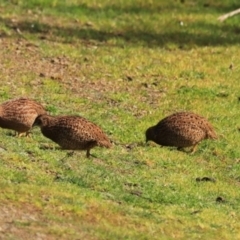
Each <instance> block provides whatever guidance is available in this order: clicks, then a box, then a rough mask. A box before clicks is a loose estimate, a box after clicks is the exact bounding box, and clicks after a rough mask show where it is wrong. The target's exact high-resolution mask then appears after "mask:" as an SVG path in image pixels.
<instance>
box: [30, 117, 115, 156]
mask: <svg viewBox="0 0 240 240" xmlns="http://www.w3.org/2000/svg"><path fill="white" fill-rule="evenodd" d="M34 125H36V126H39V127H40V128H41V132H42V134H43V135H44V136H45V137H47V138H49V139H51V140H52V141H54V142H55V143H57V144H58V145H59V146H61V148H62V149H65V150H86V151H87V153H86V156H87V157H89V156H90V150H91V149H92V148H93V147H95V146H99V147H106V148H110V147H111V145H112V144H111V142H110V140H109V139H108V137H107V136H106V135H105V133H104V132H103V131H102V129H101V128H100V127H98V126H97V125H96V124H94V123H92V122H90V121H88V120H87V119H85V118H83V117H80V116H50V115H46V114H44V115H41V116H39V117H37V119H36V121H35V123H34Z"/></svg>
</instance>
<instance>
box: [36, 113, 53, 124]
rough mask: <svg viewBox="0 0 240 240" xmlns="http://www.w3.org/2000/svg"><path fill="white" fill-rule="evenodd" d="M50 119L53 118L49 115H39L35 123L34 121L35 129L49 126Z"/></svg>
mask: <svg viewBox="0 0 240 240" xmlns="http://www.w3.org/2000/svg"><path fill="white" fill-rule="evenodd" d="M50 118H51V117H50V116H49V115H47V114H42V115H39V116H38V117H37V118H36V119H35V121H34V123H33V127H34V126H39V127H43V126H45V125H47V124H48V122H49V119H50Z"/></svg>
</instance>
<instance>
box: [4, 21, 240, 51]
mask: <svg viewBox="0 0 240 240" xmlns="http://www.w3.org/2000/svg"><path fill="white" fill-rule="evenodd" d="M0 22H2V23H3V24H4V25H5V26H6V27H7V28H9V29H12V30H15V31H16V32H17V33H19V34H20V35H22V36H24V34H33V35H36V36H37V37H39V38H40V39H46V40H49V41H56V42H63V43H72V42H75V41H78V40H79V39H80V40H83V41H86V42H89V43H91V41H94V42H95V43H96V42H98V43H106V44H108V42H109V40H112V39H114V40H115V41H114V42H115V44H117V43H116V42H118V40H121V44H124V45H125V44H134V45H146V46H148V47H168V46H169V45H172V44H173V45H175V46H174V48H183V49H184V48H186V49H187V48H191V47H193V46H219V45H231V44H238V43H239V38H240V26H236V25H235V26H233V25H226V24H220V23H217V22H214V23H211V22H209V23H206V22H197V21H196V22H193V23H191V24H189V26H186V27H181V26H180V25H179V23H178V22H177V21H176V23H173V24H172V25H173V28H171V26H167V25H166V26H165V27H163V26H161V29H156V31H153V30H146V29H145V28H144V27H142V26H141V25H139V24H138V25H136V26H133V25H131V24H129V25H126V26H125V29H121V30H118V29H108V30H98V29H94V27H93V26H88V25H81V24H78V23H76V24H73V25H71V26H58V25H54V24H47V23H43V22H41V21H40V20H39V21H35V20H34V21H30V20H23V21H20V20H19V21H15V22H12V21H11V19H7V18H1V17H0ZM166 24H167V23H166ZM0 36H1V35H0ZM10 36H12V37H14V35H10ZM2 37H4V34H2ZM5 37H6V35H5ZM123 42H124V43H123Z"/></svg>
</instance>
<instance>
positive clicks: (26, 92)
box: [0, 0, 240, 240]
mask: <svg viewBox="0 0 240 240" xmlns="http://www.w3.org/2000/svg"><path fill="white" fill-rule="evenodd" d="M237 8H238V2H237V1H234V0H228V1H224V3H222V1H208V2H206V3H205V4H204V3H203V2H202V1H188V0H185V2H184V3H181V1H173V0H172V1H163V0H161V1H160V0H159V1H157V0H153V1H150V0H149V1H143V0H138V1H126V0H117V1H108V0H104V1H95V0H88V1H77V0H75V1H74V0H71V1H60V0H59V1H57V0H55V1H47V0H37V1H21V0H12V1H5V0H3V1H1V3H0V13H1V19H0V20H1V21H0V45H1V47H0V69H1V71H0V79H1V82H0V83H1V85H0V100H1V102H4V101H6V100H8V99H11V98H15V97H20V96H28V97H31V98H34V99H36V100H37V101H39V102H41V103H42V104H44V106H45V107H46V108H47V110H48V111H49V112H50V113H51V114H53V115H59V114H76V115H80V116H84V117H86V118H87V119H89V120H91V121H93V122H95V123H97V124H98V125H99V126H101V127H102V128H103V129H104V131H105V132H106V133H107V135H108V136H109V137H110V138H111V139H112V140H113V141H114V142H115V146H114V147H113V148H112V149H100V148H94V149H93V150H92V153H93V154H94V155H95V156H96V157H95V158H91V159H86V158H85V153H84V152H76V153H75V154H74V155H73V156H68V155H67V152H65V151H63V150H60V149H59V148H58V146H57V145H56V144H54V143H53V142H51V141H50V140H48V139H47V138H44V137H43V136H42V135H41V133H40V131H39V129H38V128H34V129H33V131H32V132H33V135H32V138H31V139H26V138H15V137H13V136H12V132H11V131H10V130H5V129H0V134H1V143H0V156H1V163H0V188H1V194H0V207H1V210H2V211H0V222H1V223H2V227H1V231H0V238H3V237H4V239H24V238H25V239H35V238H37V237H41V238H44V239H104V240H106V239H124V240H125V239H221V240H222V239H240V234H239V232H240V214H239V210H240V192H239V184H240V148H239V139H240V136H239V134H240V132H239V128H240V115H239V107H240V101H239V97H240V85H239V74H240V65H239V56H240V51H239V33H240V29H239V16H235V17H233V18H230V19H228V20H226V21H225V22H223V23H220V22H218V21H217V18H218V17H219V16H220V15H221V14H224V13H226V12H228V11H231V10H234V9H237ZM231 64H232V65H233V68H232V69H231V68H229V67H230V65H231ZM180 110H187V111H193V112H195V113H198V114H200V115H202V116H205V117H207V118H208V119H209V120H210V122H211V123H212V124H213V125H214V127H215V129H216V131H217V133H218V135H219V139H218V140H217V141H205V142H202V143H201V144H200V145H199V147H198V150H197V152H196V153H195V154H193V155H190V154H187V153H184V152H180V151H177V150H176V149H174V148H167V147H165V148H161V147H159V146H157V145H155V144H149V145H148V146H146V145H145V144H144V142H145V136H144V132H145V130H146V129H147V128H148V127H149V126H151V125H154V124H156V123H157V122H158V121H159V120H160V119H162V118H163V117H165V116H167V115H169V114H171V113H173V112H176V111H180ZM203 177H209V178H213V179H214V180H215V181H207V182H205V181H200V182H199V181H196V179H197V178H203ZM219 197H220V198H221V199H223V201H217V198H219ZM8 229H11V231H9V230H8Z"/></svg>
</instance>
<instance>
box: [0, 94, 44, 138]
mask: <svg viewBox="0 0 240 240" xmlns="http://www.w3.org/2000/svg"><path fill="white" fill-rule="evenodd" d="M45 113H46V111H45V109H44V107H43V106H42V105H41V104H40V103H38V102H36V101H34V100H32V99H29V98H18V99H12V100H10V101H7V102H4V103H2V104H1V105H0V127H2V128H7V129H12V130H15V131H16V135H17V136H19V137H20V136H22V135H24V134H26V136H28V135H29V133H30V132H29V131H30V129H31V128H32V125H33V123H34V121H35V119H36V118H37V116H39V115H41V114H45Z"/></svg>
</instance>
